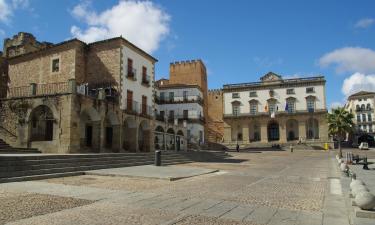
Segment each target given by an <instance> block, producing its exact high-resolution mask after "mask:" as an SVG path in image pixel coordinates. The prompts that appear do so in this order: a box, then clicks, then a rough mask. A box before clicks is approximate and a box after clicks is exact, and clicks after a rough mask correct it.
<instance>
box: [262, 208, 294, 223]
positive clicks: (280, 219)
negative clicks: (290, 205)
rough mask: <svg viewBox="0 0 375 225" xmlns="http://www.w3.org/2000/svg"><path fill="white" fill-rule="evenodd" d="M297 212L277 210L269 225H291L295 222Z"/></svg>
mask: <svg viewBox="0 0 375 225" xmlns="http://www.w3.org/2000/svg"><path fill="white" fill-rule="evenodd" d="M298 215H299V212H298V211H291V210H287V209H279V210H277V212H276V213H275V214H274V216H273V217H272V218H271V220H270V222H269V223H268V224H269V225H291V224H295V223H296V222H297V217H298Z"/></svg>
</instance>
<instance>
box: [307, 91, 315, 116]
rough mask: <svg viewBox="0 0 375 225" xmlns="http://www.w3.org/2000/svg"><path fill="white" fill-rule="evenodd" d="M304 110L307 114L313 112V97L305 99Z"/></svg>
mask: <svg viewBox="0 0 375 225" xmlns="http://www.w3.org/2000/svg"><path fill="white" fill-rule="evenodd" d="M306 108H307V111H308V112H314V111H315V96H312V95H310V96H307V97H306Z"/></svg>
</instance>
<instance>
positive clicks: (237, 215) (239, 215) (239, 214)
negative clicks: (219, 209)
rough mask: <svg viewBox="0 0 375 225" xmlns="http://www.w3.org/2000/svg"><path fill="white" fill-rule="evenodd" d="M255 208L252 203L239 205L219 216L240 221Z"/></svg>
mask: <svg viewBox="0 0 375 225" xmlns="http://www.w3.org/2000/svg"><path fill="white" fill-rule="evenodd" d="M255 208H256V207H255V206H253V205H246V206H245V205H239V206H237V207H236V208H233V209H232V210H230V211H229V212H227V213H225V214H224V215H222V216H221V217H220V218H224V219H231V220H238V221H242V220H243V219H244V218H245V217H247V216H248V215H249V214H250V213H251V212H253V211H254V209H255Z"/></svg>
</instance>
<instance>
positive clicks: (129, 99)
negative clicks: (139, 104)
mask: <svg viewBox="0 0 375 225" xmlns="http://www.w3.org/2000/svg"><path fill="white" fill-rule="evenodd" d="M126 109H127V110H129V111H132V110H133V92H132V91H130V90H127V91H126Z"/></svg>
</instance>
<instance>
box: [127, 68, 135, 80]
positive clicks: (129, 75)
mask: <svg viewBox="0 0 375 225" xmlns="http://www.w3.org/2000/svg"><path fill="white" fill-rule="evenodd" d="M136 75H137V70H136V69H134V68H128V72H127V74H126V77H127V78H128V79H131V80H137V77H136Z"/></svg>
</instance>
